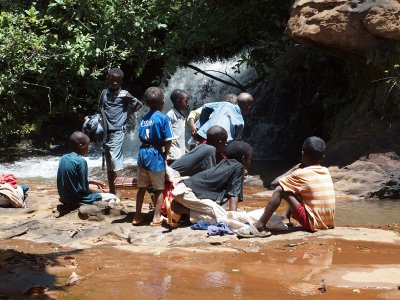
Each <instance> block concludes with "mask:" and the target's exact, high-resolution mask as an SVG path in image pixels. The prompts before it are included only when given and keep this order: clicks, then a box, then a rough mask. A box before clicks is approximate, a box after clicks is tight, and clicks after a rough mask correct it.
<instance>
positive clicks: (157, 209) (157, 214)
mask: <svg viewBox="0 0 400 300" xmlns="http://www.w3.org/2000/svg"><path fill="white" fill-rule="evenodd" d="M154 200H155V203H154V216H153V223H160V219H161V208H162V203H163V197H162V191H155V192H154Z"/></svg>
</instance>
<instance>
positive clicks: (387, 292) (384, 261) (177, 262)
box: [0, 239, 400, 300]
mask: <svg viewBox="0 0 400 300" xmlns="http://www.w3.org/2000/svg"><path fill="white" fill-rule="evenodd" d="M249 243H251V241H249ZM1 248H2V249H3V250H2V251H1V252H0V262H1V268H0V279H1V280H0V296H1V295H8V296H10V297H11V298H2V299H13V298H12V297H15V298H14V299H22V298H24V297H26V298H28V296H27V295H23V292H26V291H28V290H29V287H32V286H46V287H47V288H48V289H49V290H48V291H47V292H46V293H45V294H44V295H38V297H39V299H55V298H58V299H96V300H102V299H204V298H209V299H299V298H303V297H307V298H312V299H322V298H323V299H338V298H339V297H340V298H342V299H354V298H355V297H358V298H359V299H377V298H381V299H399V298H398V297H400V291H398V290H396V285H395V284H392V285H391V286H390V285H387V284H379V283H378V284H377V283H374V282H363V283H361V284H360V283H358V284H357V283H351V282H350V283H349V282H347V283H346V281H345V280H341V277H343V276H344V274H345V271H344V269H345V270H347V271H348V270H352V269H355V268H357V270H363V269H365V270H366V271H367V272H370V270H369V269H368V267H369V265H370V263H371V261H373V262H374V265H375V266H391V265H394V264H396V265H397V266H398V265H399V264H400V257H399V256H398V246H394V245H387V244H379V243H378V244H377V243H368V242H354V241H353V242H349V241H342V240H328V241H323V242H321V240H317V239H310V240H308V241H291V242H290V243H289V244H288V243H287V242H285V241H280V242H277V243H274V244H267V245H264V246H262V247H260V248H259V247H255V249H254V250H255V251H257V252H247V253H244V252H219V251H216V252H206V253H204V252H201V251H196V250H178V249H171V250H168V251H166V252H162V253H158V252H155V253H150V254H138V253H131V252H125V251H122V250H118V249H113V248H109V247H96V248H91V249H86V250H84V251H81V250H73V249H67V248H58V247H57V246H56V245H51V244H32V243H28V242H25V241H19V240H11V241H7V242H1ZM13 250H17V251H18V253H19V254H18V253H17V252H14V251H13ZM22 252H24V253H26V252H29V253H33V255H31V254H30V256H29V255H28V254H25V255H24V254H22ZM72 272H76V274H78V275H79V276H81V277H83V278H82V279H81V280H80V281H79V283H78V284H77V285H72V286H65V284H66V282H67V281H68V277H69V276H70V275H71V273H72ZM322 279H324V281H325V282H324V283H325V288H326V292H325V293H321V291H320V290H319V288H320V282H321V280H322Z"/></svg>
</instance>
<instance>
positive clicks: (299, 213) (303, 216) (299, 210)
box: [292, 204, 311, 230]
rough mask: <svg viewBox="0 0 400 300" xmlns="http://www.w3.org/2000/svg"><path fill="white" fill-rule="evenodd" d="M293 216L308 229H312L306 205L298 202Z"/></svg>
mask: <svg viewBox="0 0 400 300" xmlns="http://www.w3.org/2000/svg"><path fill="white" fill-rule="evenodd" d="M292 217H293V219H295V220H296V221H297V222H299V223H300V225H301V226H302V227H303V228H304V229H306V230H311V228H310V223H309V222H308V216H307V212H306V210H305V209H304V206H303V205H301V204H298V205H297V206H296V208H295V210H294V211H292Z"/></svg>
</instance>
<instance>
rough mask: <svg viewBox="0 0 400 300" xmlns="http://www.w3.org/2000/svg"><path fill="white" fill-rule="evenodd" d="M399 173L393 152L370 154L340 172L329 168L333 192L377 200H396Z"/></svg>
mask: <svg viewBox="0 0 400 300" xmlns="http://www.w3.org/2000/svg"><path fill="white" fill-rule="evenodd" d="M399 170H400V158H399V156H398V155H397V154H396V153H394V152H389V153H375V154H370V155H368V156H364V157H361V158H360V159H359V160H357V161H355V162H354V163H352V164H350V165H348V166H345V167H343V168H338V167H330V168H329V171H330V173H331V176H332V179H333V181H334V184H335V190H336V191H339V192H342V193H345V194H348V195H353V196H357V197H365V198H381V199H388V198H391V199H400V173H399Z"/></svg>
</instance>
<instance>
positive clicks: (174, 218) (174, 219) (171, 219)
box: [165, 199, 181, 229]
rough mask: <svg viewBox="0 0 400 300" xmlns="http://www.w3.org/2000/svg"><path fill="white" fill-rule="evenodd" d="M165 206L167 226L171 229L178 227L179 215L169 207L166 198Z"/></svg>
mask: <svg viewBox="0 0 400 300" xmlns="http://www.w3.org/2000/svg"><path fill="white" fill-rule="evenodd" d="M165 207H166V208H167V217H168V224H169V226H170V227H171V228H173V229H175V228H178V227H179V223H180V220H181V215H179V214H177V213H175V212H174V211H173V210H172V209H171V202H170V201H169V200H168V199H166V201H165Z"/></svg>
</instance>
